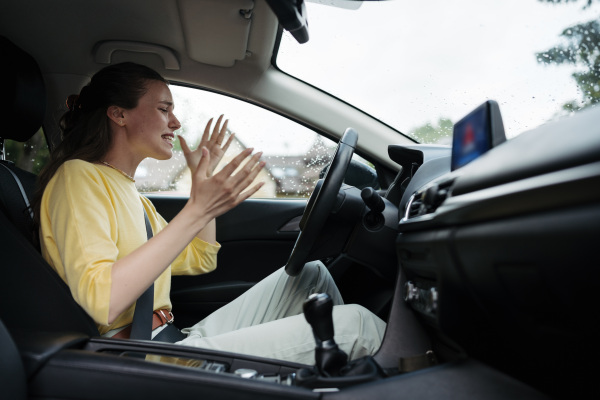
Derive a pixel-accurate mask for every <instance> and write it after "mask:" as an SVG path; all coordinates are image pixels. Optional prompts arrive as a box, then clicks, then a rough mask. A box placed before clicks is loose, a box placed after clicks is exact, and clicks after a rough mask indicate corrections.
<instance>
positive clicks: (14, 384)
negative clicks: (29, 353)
mask: <svg viewBox="0 0 600 400" xmlns="http://www.w3.org/2000/svg"><path fill="white" fill-rule="evenodd" d="M0 354H2V357H0V387H2V396H3V398H6V399H11V400H21V399H23V400H24V399H26V398H27V383H26V380H25V368H24V366H23V362H22V361H21V356H20V355H19V352H18V351H17V346H16V345H15V342H13V340H12V337H11V336H10V334H9V333H8V331H7V330H6V327H5V326H4V324H3V323H2V320H0Z"/></svg>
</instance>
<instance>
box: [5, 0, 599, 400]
mask: <svg viewBox="0 0 600 400" xmlns="http://www.w3.org/2000/svg"><path fill="white" fill-rule="evenodd" d="M80 3H81V4H80ZM83 3H84V2H72V1H67V0H57V1H52V2H49V1H41V0H39V1H38V0H36V1H31V2H14V1H13V2H5V3H4V4H3V5H2V6H0V11H1V12H0V59H1V60H2V64H3V69H2V71H3V78H4V79H3V81H4V83H3V89H2V96H1V98H2V100H1V101H2V107H1V111H0V113H1V115H2V121H4V124H5V126H4V129H3V130H2V132H0V156H1V157H0V186H1V191H0V246H1V249H2V251H1V252H2V266H3V271H4V276H3V278H2V279H1V280H0V296H1V297H0V299H1V307H0V349H1V350H0V354H1V357H0V382H1V383H2V386H3V392H4V394H3V398H7V399H29V398H32V399H33V398H35V399H86V400H87V399H107V398H110V399H132V398H134V399H137V398H140V399H142V398H143V399H159V398H183V397H192V396H196V397H202V398H219V399H222V398H231V399H270V398H272V399H363V398H381V399H387V398H400V397H405V396H406V397H410V398H413V399H434V398H436V399H437V398H445V399H473V398H485V399H508V398H519V399H538V398H539V399H544V398H574V397H583V396H584V395H585V396H586V397H587V396H589V395H591V396H593V395H594V394H600V390H599V389H598V387H597V385H596V384H595V379H594V378H595V375H596V371H597V370H598V368H597V367H596V359H597V358H596V357H595V355H596V354H597V353H598V352H597V350H596V349H595V345H594V343H595V339H596V338H597V337H598V334H600V331H599V328H598V324H596V323H594V322H593V321H594V319H595V317H593V315H595V305H596V304H597V303H598V301H597V300H594V299H595V298H596V296H595V295H596V293H597V291H598V288H599V281H600V280H599V278H600V276H599V270H600V253H599V252H598V251H597V249H596V246H597V245H598V243H600V109H598V108H591V109H589V110H585V111H582V112H580V113H577V114H576V115H574V116H572V117H569V118H566V119H561V120H558V121H555V122H550V123H548V124H544V125H542V126H540V127H537V128H534V129H532V130H530V131H527V132H524V133H522V134H520V135H519V136H517V137H515V138H511V139H508V140H507V138H506V135H505V132H504V128H503V123H502V115H501V114H500V109H499V106H498V103H496V102H494V101H493V100H487V101H486V99H482V102H481V105H480V106H479V107H477V108H475V109H473V110H472V111H471V112H469V113H466V114H465V115H464V118H463V119H461V120H460V121H458V122H457V123H456V124H455V125H454V131H453V134H454V136H453V140H454V141H453V143H452V144H451V145H426V144H419V143H416V142H415V141H413V140H412V139H409V138H408V137H406V136H402V135H399V134H398V133H397V132H396V131H394V130H393V129H392V128H391V127H390V126H388V125H386V124H384V123H382V122H381V121H378V120H376V119H375V118H372V117H370V116H369V115H367V114H365V113H362V112H360V111H358V110H356V109H355V108H354V107H353V106H351V105H350V104H348V103H345V102H343V101H341V100H339V99H337V98H335V97H333V96H330V95H328V94H327V93H325V92H323V91H320V90H319V89H318V88H315V87H313V86H311V85H308V84H306V83H304V82H302V81H299V80H297V79H295V78H294V77H292V76H290V75H287V74H285V73H284V72H282V71H280V70H279V69H277V68H276V67H275V66H274V65H273V63H272V57H273V54H274V53H273V52H274V51H276V47H277V46H278V45H277V43H278V41H279V40H280V39H281V35H282V34H283V32H284V31H288V32H290V33H291V34H292V35H293V36H294V38H295V39H296V40H297V41H298V42H300V43H301V42H302V41H307V40H309V36H310V35H309V32H310V28H309V26H308V25H307V17H306V10H305V7H304V2H303V1H302V0H285V1H284V0H282V1H274V0H272V1H271V0H270V1H264V0H228V1H219V0H177V1H175V0H173V1H160V0H152V1H147V2H143V5H142V4H141V3H140V2H133V1H132V2H121V1H112V0H111V1H106V2H98V3H97V4H96V3H94V4H88V2H85V4H83ZM34 9H35V11H33V10H34ZM46 16H52V17H51V18H46ZM149 27H152V29H150V28H149ZM274 49H275V50H274ZM121 61H134V62H139V63H143V64H146V65H149V66H151V67H152V68H154V69H156V70H157V71H159V72H160V73H161V74H162V75H163V76H165V77H166V78H167V79H168V80H169V81H172V82H177V83H180V84H182V85H188V86H191V87H201V88H204V89H206V90H208V91H214V92H218V93H222V94H226V95H228V96H231V97H235V98H237V99H242V100H244V101H247V102H249V103H252V104H254V105H259V106H261V107H264V108H266V109H269V110H271V111H273V112H276V113H277V114H280V115H282V116H284V117H286V118H289V119H292V120H294V121H296V122H300V123H301V124H303V125H305V126H308V127H310V128H311V129H314V130H315V131H317V132H319V133H320V134H322V135H323V136H325V137H328V138H330V139H333V140H335V142H337V148H336V151H335V155H334V157H333V159H332V161H331V162H330V163H329V165H328V167H327V170H326V171H323V178H322V179H320V180H319V183H318V184H317V186H316V188H315V190H314V191H313V193H312V195H311V197H310V199H308V200H307V199H290V200H286V201H273V200H271V199H261V198H251V199H249V200H246V201H245V202H243V203H242V204H240V205H239V206H238V207H236V208H235V209H233V210H231V211H229V212H228V213H226V214H224V215H222V216H220V217H219V218H218V219H217V232H218V236H217V238H218V241H219V242H220V243H221V244H222V250H221V252H220V253H219V268H218V269H217V270H216V271H214V272H212V273H210V274H207V275H206V276H204V275H201V276H185V277H179V276H178V277H174V278H173V284H172V293H171V297H172V302H173V310H174V314H175V316H176V319H175V321H174V324H175V325H176V326H177V327H179V328H183V327H185V326H189V325H192V324H194V323H195V322H197V321H198V320H199V319H201V318H202V317H203V316H206V315H208V314H210V312H212V311H214V310H216V309H217V308H219V307H220V306H222V305H224V304H227V303H228V302H229V301H231V300H233V299H234V298H235V297H237V296H238V295H240V294H241V293H243V292H244V291H246V290H247V289H249V288H250V287H252V285H253V284H254V283H255V282H258V281H259V280H260V279H262V278H263V277H265V276H267V275H268V274H269V273H271V272H272V271H273V270H274V269H276V268H280V267H284V266H285V268H286V271H287V272H288V273H289V274H290V275H295V274H297V273H298V271H299V270H300V269H301V268H302V266H303V265H304V263H305V262H307V261H311V260H317V259H319V260H326V265H327V266H328V268H329V270H330V272H331V274H332V276H333V277H334V279H335V280H336V282H337V283H338V285H339V286H340V289H341V290H342V292H343V294H344V298H345V300H346V302H348V303H358V304H361V305H363V306H365V307H366V308H368V309H369V310H371V311H372V312H374V313H375V314H377V315H378V316H380V317H381V318H382V319H383V320H384V321H385V322H386V323H387V329H386V332H385V337H384V340H383V343H382V345H381V348H380V349H379V351H378V352H377V353H376V354H375V355H374V356H372V357H365V358H363V359H359V360H354V361H352V362H346V361H342V362H341V364H336V365H333V366H332V365H330V364H327V363H328V362H329V361H328V360H329V359H328V358H327V357H329V356H328V355H326V356H325V358H318V357H317V359H316V360H315V364H314V365H303V364H297V363H292V362H287V361H282V360H275V359H268V358H263V357H257V356H249V355H244V354H236V353H231V352H226V351H215V350H208V349H201V348H190V347H184V346H178V345H175V344H169V343H161V342H156V341H145V340H129V339H112V338H105V337H102V336H100V335H99V332H98V329H97V327H96V324H95V323H94V321H93V320H92V319H91V318H90V317H89V316H88V315H87V314H86V312H85V311H84V310H83V309H82V308H81V307H80V306H79V305H78V304H77V303H76V302H75V301H74V299H73V297H72V295H71V292H70V290H69V288H68V287H67V285H66V284H65V282H63V281H62V280H61V278H60V277H59V276H58V275H57V274H56V273H55V272H54V271H53V270H52V268H51V267H50V266H49V265H48V263H47V262H46V261H45V260H44V259H43V258H42V256H41V254H40V251H39V245H38V239H37V232H36V231H35V229H34V225H33V219H32V211H31V206H30V204H31V199H32V196H33V192H34V189H35V182H36V175H35V174H34V173H32V172H30V171H26V170H23V169H21V168H19V167H18V166H16V165H15V164H14V163H13V162H12V161H11V160H10V157H9V156H8V155H6V154H5V151H4V143H5V141H14V142H20V143H26V142H28V140H29V139H30V138H31V137H32V136H33V135H35V134H36V133H37V132H38V131H39V130H40V128H43V132H44V135H45V138H46V141H47V143H48V147H49V149H50V151H52V148H53V147H55V146H56V143H58V142H59V141H60V129H59V127H58V123H57V121H58V118H59V117H60V115H61V113H63V112H64V111H65V106H64V100H65V99H66V97H67V96H68V95H69V94H71V93H78V91H79V90H80V88H81V87H82V86H83V85H84V84H85V83H86V82H87V81H88V80H89V78H90V77H91V75H92V74H93V73H94V72H95V71H97V70H98V69H100V68H101V67H103V66H105V65H109V64H113V63H117V62H121ZM478 124H479V125H478ZM473 126H475V128H473ZM473 129H474V130H473ZM366 132H369V136H367V135H366ZM363 133H365V135H364V137H368V140H362V141H361V139H362V138H363ZM473 135H476V136H473ZM574 136H576V137H577V140H569V139H570V138H572V137H574ZM533 148H535V149H536V151H532V149H533ZM355 153H356V154H359V155H361V156H362V157H365V158H367V159H368V160H369V161H370V162H371V163H372V166H373V167H372V168H368V169H365V168H364V167H361V166H356V165H355V164H354V162H353V161H352V157H353V154H355ZM373 176H376V182H373ZM147 197H148V198H150V199H151V200H152V202H153V204H154V205H155V206H156V208H157V210H158V211H159V212H160V214H161V215H162V216H163V217H164V218H165V219H167V220H170V219H171V218H172V217H173V216H174V215H176V214H177V212H178V211H179V210H180V209H181V208H182V207H183V205H184V204H185V202H186V201H187V199H186V198H185V196H175V197H167V196H162V195H160V194H147ZM290 221H293V224H295V225H294V228H293V229H282V228H281V227H283V226H289V224H290ZM315 301H316V300H315ZM314 307H321V304H320V303H319V304H316V302H315V303H314ZM305 314H306V316H307V319H310V317H311V315H310V314H309V312H306V313H305ZM325 314H326V313H325ZM330 322H331V321H330V319H328V317H327V315H325V316H324V317H322V316H319V317H318V318H316V319H313V320H312V321H309V323H311V326H312V328H313V330H314V332H315V337H316V338H317V340H316V343H315V346H316V347H318V343H319V341H321V342H322V341H323V339H325V340H327V339H329V338H330V333H329V332H330V331H332V330H334V329H335V326H333V327H331V326H330V325H331V324H330ZM328 335H329V336H328ZM318 339H321V340H318ZM332 357H333V356H332Z"/></svg>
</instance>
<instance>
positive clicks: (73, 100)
mask: <svg viewBox="0 0 600 400" xmlns="http://www.w3.org/2000/svg"><path fill="white" fill-rule="evenodd" d="M67 107H68V108H69V111H74V110H75V109H76V108H81V104H79V95H78V94H72V95H70V96H69V97H67Z"/></svg>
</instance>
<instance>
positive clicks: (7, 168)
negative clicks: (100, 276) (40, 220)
mask: <svg viewBox="0 0 600 400" xmlns="http://www.w3.org/2000/svg"><path fill="white" fill-rule="evenodd" d="M0 55H1V56H2V60H3V64H4V68H6V69H5V70H4V71H5V74H4V81H3V85H4V87H3V89H2V95H1V96H0V101H1V103H0V104H1V106H0V116H1V119H2V120H3V121H5V123H4V124H3V129H2V130H1V131H0V186H1V188H2V190H1V191H0V210H2V211H4V213H5V214H6V216H7V217H8V218H9V219H10V220H11V222H12V223H13V224H14V225H15V226H16V227H17V229H18V230H19V232H21V234H23V235H24V236H25V237H26V238H27V239H28V240H29V241H30V242H31V243H32V244H33V245H34V246H36V244H37V235H36V233H35V231H34V224H33V211H32V209H31V201H30V199H31V198H32V197H33V191H34V188H35V179H36V177H35V175H34V174H32V173H30V172H28V171H24V170H22V169H20V168H17V167H16V166H15V165H14V164H13V163H12V162H11V161H9V160H5V151H4V140H5V139H9V140H14V141H18V142H26V141H27V140H29V139H30V138H31V137H32V136H33V135H34V134H35V133H36V132H37V131H38V130H39V128H40V127H41V126H42V121H43V118H44V113H45V110H46V89H45V86H44V80H43V77H42V73H41V71H40V69H39V66H38V65H37V63H36V62H35V60H34V59H33V58H32V57H31V56H30V55H29V54H27V53H26V52H24V51H23V50H21V49H20V48H18V47H17V46H15V45H14V44H13V43H12V42H11V41H10V40H8V39H7V38H5V37H2V36H0ZM36 247H37V246H36Z"/></svg>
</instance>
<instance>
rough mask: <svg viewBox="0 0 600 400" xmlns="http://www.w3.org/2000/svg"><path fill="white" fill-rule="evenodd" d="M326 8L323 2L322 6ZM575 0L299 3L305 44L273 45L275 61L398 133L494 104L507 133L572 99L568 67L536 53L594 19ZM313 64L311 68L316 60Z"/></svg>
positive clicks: (595, 11) (595, 12)
mask: <svg viewBox="0 0 600 400" xmlns="http://www.w3.org/2000/svg"><path fill="white" fill-rule="evenodd" d="M323 1H324V2H326V0H323ZM584 4H585V1H584V0H580V1H577V2H574V3H566V4H565V3H563V4H558V5H553V4H548V3H545V2H540V1H538V0H428V1H413V0H391V1H383V2H379V1H378V2H370V3H364V4H363V5H362V6H361V7H360V8H359V9H358V10H345V9H340V8H335V7H330V6H325V5H321V4H314V3H308V4H307V8H308V21H309V33H310V40H309V42H308V43H306V44H302V45H299V44H297V43H296V42H295V41H294V39H293V38H292V37H291V35H289V34H286V35H284V38H283V40H282V46H281V48H280V53H279V58H278V65H279V66H280V67H281V68H282V69H283V70H285V71H288V72H290V73H291V74H292V75H296V76H298V77H299V78H301V79H304V80H306V81H308V82H310V83H313V84H315V85H316V86H319V87H321V88H323V89H325V90H327V91H330V92H331V93H332V94H334V95H337V96H338V97H340V98H342V99H344V100H346V101H348V102H350V103H352V104H354V105H356V106H358V107H359V108H362V109H363V110H365V111H366V112H368V113H370V114H372V115H374V116H376V117H378V118H380V119H381V120H383V121H384V122H386V123H388V124H390V125H392V126H395V127H396V128H397V129H399V130H401V131H403V132H410V131H411V130H412V129H414V128H416V127H418V126H421V125H423V124H425V123H427V122H434V123H435V122H436V121H437V120H438V119H439V118H440V117H445V118H450V119H452V120H453V121H457V120H458V119H460V118H461V117H463V116H464V115H465V114H467V113H468V112H469V111H471V110H472V109H474V108H475V107H476V106H478V105H479V104H481V103H483V102H484V101H485V100H486V99H493V100H496V101H498V103H499V104H500V109H501V112H502V115H503V119H504V123H505V129H506V131H507V136H509V137H512V136H515V135H517V134H519V133H521V132H522V131H524V130H528V129H531V128H533V127H536V126H538V125H540V124H542V123H544V122H546V121H548V120H549V119H552V118H553V117H554V116H555V115H556V113H557V112H558V111H559V110H560V107H561V106H562V104H564V103H565V102H567V101H570V100H573V99H579V98H580V97H581V96H580V94H579V93H577V87H576V85H575V83H574V80H573V79H572V77H571V73H572V72H573V71H574V68H573V67H572V66H570V65H562V66H554V65H547V66H544V65H541V64H539V63H538V62H537V61H536V57H535V53H536V52H541V51H544V50H547V49H549V48H551V47H553V46H555V45H556V44H558V43H560V39H559V35H560V33H561V32H562V31H563V29H565V28H566V27H568V26H572V25H574V24H576V23H578V22H584V21H589V20H591V19H593V18H598V17H599V15H600V6H599V5H598V2H596V3H595V4H594V5H593V6H591V7H588V8H587V9H585V10H584V9H583V6H584ZM315 60H318V62H315Z"/></svg>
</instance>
